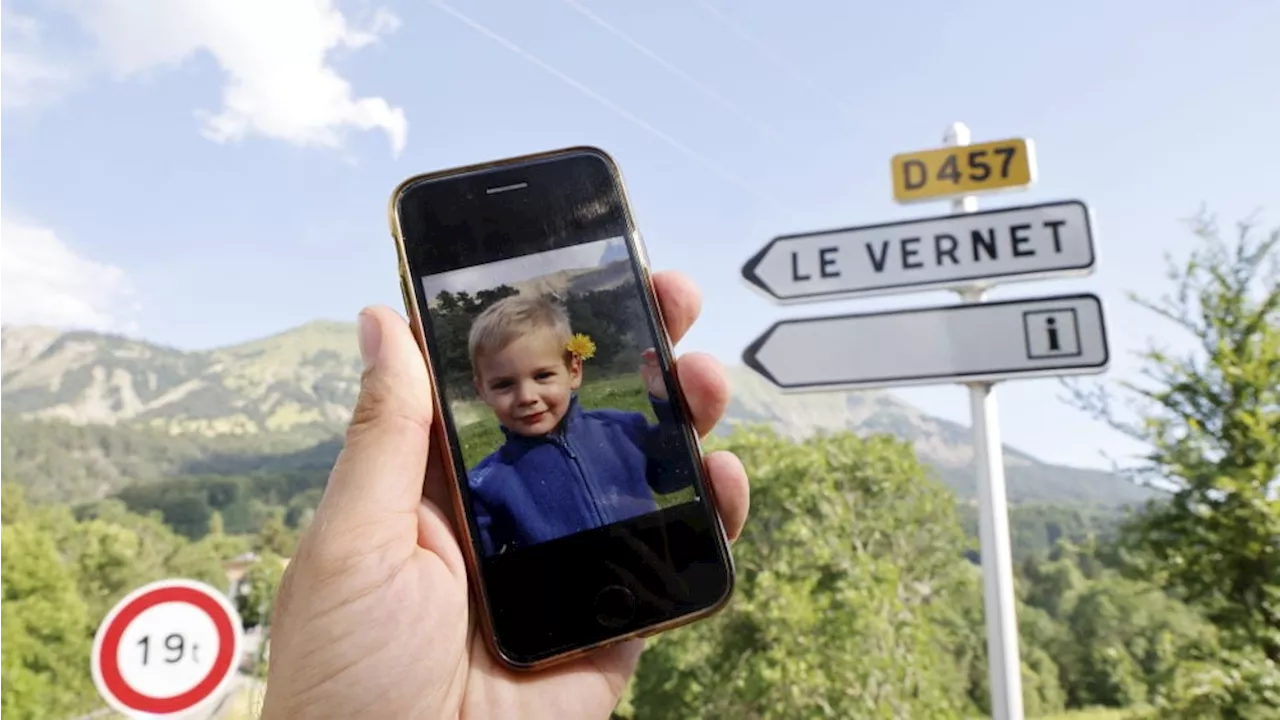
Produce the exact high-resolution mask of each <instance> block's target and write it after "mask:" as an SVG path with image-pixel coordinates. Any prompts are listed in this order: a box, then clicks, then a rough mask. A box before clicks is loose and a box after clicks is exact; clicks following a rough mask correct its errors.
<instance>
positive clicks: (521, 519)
mask: <svg viewBox="0 0 1280 720" xmlns="http://www.w3.org/2000/svg"><path fill="white" fill-rule="evenodd" d="M594 349H595V348H594V344H593V343H592V341H591V339H590V338H589V337H587V336H585V335H582V334H577V335H575V334H574V333H573V332H572V329H571V328H570V324H569V317H568V314H567V312H566V311H565V309H564V307H563V306H561V305H559V304H557V303H556V302H554V301H553V300H551V299H549V298H546V297H539V296H525V295H513V296H509V297H506V298H503V299H502V300H499V301H498V302H496V303H494V304H492V305H490V306H489V307H488V308H486V309H485V310H484V311H483V312H482V313H481V314H480V316H479V317H478V318H476V321H475V323H474V324H473V325H472V327H471V332H470V336H469V339H468V352H469V354H470V357H471V365H472V368H473V373H474V383H475V390H476V394H477V395H478V396H479V397H480V399H481V400H482V401H483V402H484V403H485V404H486V405H488V406H489V408H490V409H491V410H492V412H493V415H494V417H495V418H496V419H497V421H498V423H499V425H500V426H501V429H502V432H503V435H504V440H503V443H502V445H501V446H499V447H498V449H496V450H494V451H493V452H492V453H490V454H489V455H488V456H486V457H485V458H484V459H483V460H481V461H480V462H479V463H478V464H477V465H476V466H475V467H474V468H471V469H470V470H469V471H468V473H467V484H468V486H469V488H470V491H471V503H472V507H473V510H474V512H475V515H476V518H477V524H478V525H479V529H480V535H481V539H482V544H483V547H484V550H485V554H493V553H501V552H505V551H507V550H510V549H514V548H516V547H521V546H527V545H531V544H535V543H539V542H545V541H547V540H553V539H555V538H558V537H562V536H565V535H570V534H573V533H576V532H581V531H583V530H589V529H591V528H595V527H600V526H603V525H607V524H610V523H614V522H619V521H622V520H627V519H630V518H633V517H636V516H638V515H642V514H645V513H648V512H653V511H655V510H657V509H658V506H657V503H656V502H655V500H654V497H653V493H654V492H658V493H670V492H673V491H675V490H679V489H681V487H683V486H684V485H687V484H688V483H689V475H688V474H687V473H683V472H680V469H679V468H678V467H671V466H670V464H669V463H667V462H665V461H666V459H667V458H668V457H671V458H680V457H681V452H682V450H683V445H682V443H683V436H682V435H681V433H680V429H679V425H677V424H676V422H675V418H674V417H673V416H672V415H671V412H672V410H671V406H670V403H669V402H668V399H667V389H666V385H665V381H664V378H663V375H662V372H661V370H660V368H659V367H658V363H657V357H656V354H655V353H654V351H653V350H652V349H648V350H646V351H644V353H642V356H641V358H640V360H641V371H640V372H641V375H642V377H643V379H644V384H645V388H646V390H647V392H648V396H649V401H650V403H651V405H652V407H653V411H654V414H655V415H656V416H657V418H658V422H657V423H656V424H650V423H649V420H648V418H646V417H645V416H644V415H643V414H641V413H638V412H627V411H622V410H612V409H596V410H587V409H584V408H583V407H582V405H581V403H580V402H579V398H578V395H577V391H578V389H579V388H580V387H581V386H582V382H583V377H584V373H585V362H586V361H587V360H589V359H590V358H591V357H592V355H593V354H594Z"/></svg>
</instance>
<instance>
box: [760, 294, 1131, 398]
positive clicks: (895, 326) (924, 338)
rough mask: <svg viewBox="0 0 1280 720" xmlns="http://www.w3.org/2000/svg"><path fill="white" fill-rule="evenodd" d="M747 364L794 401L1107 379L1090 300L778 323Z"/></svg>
mask: <svg viewBox="0 0 1280 720" xmlns="http://www.w3.org/2000/svg"><path fill="white" fill-rule="evenodd" d="M742 358H743V361H744V362H745V363H746V364H747V366H749V367H751V368H752V369H754V370H755V371H756V372H758V373H760V374H761V375H763V376H764V377H766V378H768V379H769V380H770V381H771V382H773V383H774V384H775V385H777V386H778V387H780V388H781V389H783V390H785V391H790V392H822V391H828V390H837V389H868V388H884V387H897V386H904V385H933V384H941V383H959V382H975V381H994V380H1006V379H1015V378H1028V377H1048V376H1056V375H1085V374H1097V373H1101V372H1105V371H1106V369H1107V364H1108V362H1109V361H1110V356H1109V353H1108V350H1107V334H1106V326H1105V323H1104V322H1103V318H1102V301H1101V300H1099V299H1098V297H1097V296H1096V295H1091V294H1085V295H1063V296H1058V297H1042V298H1034V299H1029V300H1005V301H999V302H986V303H973V304H964V305H948V306H942V307H928V308H916V309H908V310H891V311H887V312H875V313H866V314H858V315H839V316H834V317H820V318H805V319H801V320H784V321H782V322H778V323H775V324H774V325H773V327H771V328H769V329H768V330H766V331H765V333H764V334H763V335H761V336H760V337H759V338H758V339H756V341H755V342H753V343H751V345H750V346H748V347H747V349H746V351H745V352H744V353H743V356H742Z"/></svg>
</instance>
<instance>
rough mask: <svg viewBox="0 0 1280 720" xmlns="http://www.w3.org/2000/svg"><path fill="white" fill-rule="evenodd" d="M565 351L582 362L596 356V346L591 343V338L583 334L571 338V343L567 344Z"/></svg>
mask: <svg viewBox="0 0 1280 720" xmlns="http://www.w3.org/2000/svg"><path fill="white" fill-rule="evenodd" d="M565 349H566V350H568V351H569V352H571V353H573V354H574V355H576V356H577V357H578V358H580V359H582V360H590V359H591V356H593V355H595V354H596V344H595V343H594V342H592V341H591V338H590V337H589V336H587V335H583V334H582V333H578V334H576V335H574V336H573V337H572V338H569V342H568V343H566V344H565Z"/></svg>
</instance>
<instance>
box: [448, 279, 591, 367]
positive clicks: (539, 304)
mask: <svg viewBox="0 0 1280 720" xmlns="http://www.w3.org/2000/svg"><path fill="white" fill-rule="evenodd" d="M537 329H545V330H550V331H551V332H553V333H554V334H555V336H556V339H557V340H558V342H559V343H560V344H561V345H563V346H567V345H568V343H569V338H570V337H572V335H573V332H572V330H571V329H570V326H569V313H568V311H567V310H565V308H564V306H563V305H561V304H560V303H558V302H556V301H555V300H553V299H551V298H548V297H545V296H540V295H539V296H529V295H510V296H508V297H505V298H503V299H501V300H499V301H498V302H496V303H494V304H492V305H490V306H489V307H487V308H485V309H484V311H483V312H481V313H480V315H479V316H478V317H476V319H475V322H473V323H472V324H471V334H470V336H469V337H468V338H467V352H468V354H469V355H470V356H471V367H472V369H473V371H474V372H476V373H477V374H478V373H479V366H478V365H477V364H476V359H477V358H479V357H480V355H481V354H483V353H489V352H496V351H498V350H501V349H502V348H504V347H506V346H507V345H509V344H510V343H511V342H512V341H513V340H515V339H516V338H518V337H520V336H522V335H525V334H527V333H529V332H531V331H533V330H537ZM567 352H568V351H567V350H566V353H567Z"/></svg>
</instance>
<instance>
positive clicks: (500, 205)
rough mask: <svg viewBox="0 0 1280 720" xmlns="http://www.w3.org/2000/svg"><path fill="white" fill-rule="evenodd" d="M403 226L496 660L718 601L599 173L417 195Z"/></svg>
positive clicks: (682, 430) (685, 439) (709, 523)
mask: <svg viewBox="0 0 1280 720" xmlns="http://www.w3.org/2000/svg"><path fill="white" fill-rule="evenodd" d="M398 210H399V216H400V223H401V233H402V236H403V237H404V240H405V247H406V255H407V257H408V264H409V268H410V271H411V272H412V274H413V279H414V280H415V281H416V283H417V286H416V287H415V295H416V297H417V301H418V304H419V307H418V311H419V315H420V316H421V318H422V322H423V326H424V330H425V332H426V334H427V339H428V342H427V344H428V349H429V352H430V354H431V362H432V368H433V372H434V373H435V376H436V384H437V387H438V391H439V393H440V396H441V399H442V404H443V407H442V408H441V410H442V414H443V415H444V417H445V421H446V425H447V427H448V431H449V434H450V437H451V440H452V442H451V445H452V450H453V459H454V466H455V468H456V470H457V475H458V482H459V485H460V490H461V495H462V498H463V501H464V503H465V504H466V505H467V507H468V509H469V513H468V515H469V517H468V518H467V521H468V523H469V525H470V528H471V534H472V537H473V540H474V544H475V549H476V553H477V555H478V556H479V557H480V559H481V560H480V563H481V567H482V574H483V576H484V577H483V580H484V584H485V587H484V590H485V597H486V602H487V604H488V606H489V612H490V615H491V617H492V619H493V622H494V629H495V633H496V635H497V640H498V644H499V646H500V647H501V648H502V650H503V652H504V654H505V655H507V656H508V658H509V659H511V660H514V661H516V662H519V663H530V662H536V661H537V660H539V659H541V658H544V657H548V656H551V655H555V654H559V653H562V652H566V651H568V650H571V649H575V648H579V647H583V646H587V645H591V644H594V643H597V642H600V641H602V640H605V639H608V638H610V637H614V636H617V635H619V634H626V633H627V632H629V631H632V630H635V629H637V628H644V627H648V626H651V625H656V624H661V623H664V622H668V621H671V620H672V619H675V618H678V617H680V616H683V615H688V614H691V613H696V612H699V611H702V610H705V609H707V608H708V607H709V606H711V605H714V604H716V603H718V602H719V601H720V600H721V599H723V597H724V596H725V595H726V594H727V592H728V586H729V583H730V579H729V577H728V574H729V569H728V560H727V557H725V556H726V554H727V549H726V548H724V546H723V541H722V540H721V538H720V536H719V534H718V533H719V529H718V524H717V522H716V519H715V517H714V509H713V503H711V502H710V500H709V498H708V495H707V493H706V492H705V488H706V485H705V479H704V478H703V473H702V468H701V466H700V460H699V458H700V456H699V454H698V452H697V444H696V442H697V441H696V437H695V435H694V433H693V431H692V429H691V427H690V426H689V424H688V422H687V421H686V418H687V417H688V416H687V414H686V412H685V405H684V399H683V397H682V396H681V394H680V392H679V388H678V387H677V385H676V383H675V378H674V374H673V373H672V372H671V360H670V357H669V348H667V347H666V345H665V344H664V341H663V337H664V336H663V335H661V334H660V332H659V328H660V326H659V324H658V323H659V321H658V316H657V314H656V313H655V308H654V307H653V303H652V299H651V297H650V295H649V293H648V291H647V290H646V285H645V283H646V276H645V272H644V270H643V268H642V266H641V264H640V262H639V261H638V247H637V242H636V240H635V238H636V237H637V235H636V233H635V231H634V228H633V226H632V222H631V220H630V216H629V213H628V212H627V209H626V207H625V201H624V200H623V196H622V192H621V188H620V186H619V183H618V182H617V180H616V176H615V174H614V172H613V171H612V167H611V165H610V164H609V163H608V162H607V161H606V160H605V159H604V158H601V157H599V156H596V155H594V154H592V153H589V152H584V153H575V154H570V155H567V156H559V157H556V158H553V159H548V160H543V161H538V162H531V163H526V164H520V165H516V166H507V167H502V168H499V169H492V170H489V171H485V172H478V173H472V174H464V175H458V176H452V177H448V178H443V179H438V180H428V181H424V182H422V183H421V184H416V185H413V184H411V185H410V186H409V187H408V188H407V189H406V190H405V191H404V192H403V194H402V195H401V199H400V202H399V208H398Z"/></svg>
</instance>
